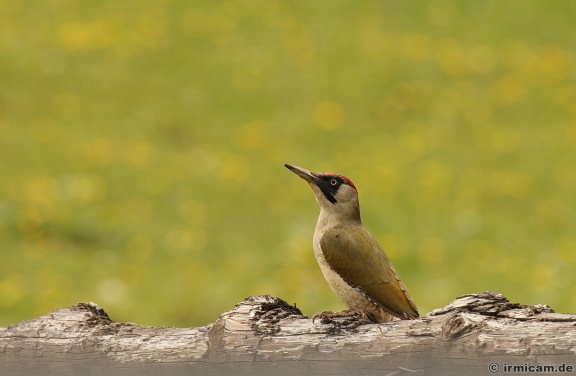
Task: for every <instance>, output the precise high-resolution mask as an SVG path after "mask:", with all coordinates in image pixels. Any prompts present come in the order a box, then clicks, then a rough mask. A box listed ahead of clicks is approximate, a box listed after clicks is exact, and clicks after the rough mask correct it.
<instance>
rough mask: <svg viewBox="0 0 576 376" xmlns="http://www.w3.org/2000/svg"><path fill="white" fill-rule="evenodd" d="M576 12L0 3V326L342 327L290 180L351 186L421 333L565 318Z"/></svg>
mask: <svg viewBox="0 0 576 376" xmlns="http://www.w3.org/2000/svg"><path fill="white" fill-rule="evenodd" d="M575 19H576V2H571V1H555V2H549V1H535V0H510V1H505V2H504V1H502V2H501V1H495V0H494V1H482V2H479V1H472V0H470V1H457V0H432V1H426V2H425V1H365V0H361V1H352V0H334V1H305V0H296V1H257V0H253V1H196V2H189V1H182V0H156V1H151V0H142V1H109V0H103V1H98V2H93V1H90V2H89V1H71V0H47V1H38V2H30V1H21V0H0V157H1V164H0V178H1V184H0V252H1V253H0V257H1V262H0V326H6V325H10V324H14V323H16V322H18V321H20V320H24V319H29V318H32V317H35V316H37V315H41V314H44V313H47V312H49V311H51V310H53V309H56V308H59V307H63V306H70V305H72V304H75V303H76V302H79V301H94V302H97V303H98V304H100V305H101V306H102V307H103V308H104V309H105V310H106V311H107V312H108V313H109V314H110V316H111V317H112V319H114V320H117V321H131V322H136V323H139V324H144V325H154V326H198V325H205V324H208V323H210V322H213V321H215V320H216V318H217V317H218V315H219V314H220V313H222V312H224V311H226V310H228V309H230V308H231V307H233V306H234V304H236V303H237V302H239V301H241V300H242V299H243V298H245V297H247V296H249V295H255V294H272V295H275V296H278V297H280V298H283V299H284V300H286V301H288V302H289V303H291V304H293V303H296V305H297V306H298V307H299V308H301V309H302V310H303V312H304V313H305V314H308V315H313V314H314V313H315V312H318V311H321V310H329V309H331V310H339V309H343V308H344V306H343V304H342V303H341V302H340V301H339V300H338V299H337V297H336V296H335V295H334V294H333V293H332V291H331V290H330V289H329V287H328V286H327V284H326V282H325V281H324V279H323V277H322V274H321V272H320V270H319V268H318V266H317V265H316V261H315V259H314V256H313V254H312V234H313V231H314V226H315V223H316V218H317V215H318V211H319V209H318V206H317V204H316V202H315V200H314V197H313V194H312V191H311V190H310V188H309V187H308V186H307V184H306V183H305V182H304V181H302V180H301V179H299V178H297V177H296V176H295V175H294V174H292V173H291V172H289V171H288V170H286V169H285V168H284V167H283V164H284V163H292V164H295V165H298V166H302V167H305V168H308V169H311V170H314V171H335V172H339V173H342V174H345V175H347V176H348V177H350V178H351V179H352V180H353V181H354V182H355V183H356V186H357V187H358V189H359V192H360V199H361V204H362V215H363V221H364V224H365V225H366V226H367V227H368V229H369V230H370V231H371V232H372V234H373V235H374V236H375V237H376V238H377V239H378V240H379V241H380V243H381V244H382V245H383V247H384V248H385V249H386V250H387V252H388V254H389V255H390V257H391V258H392V260H393V262H394V264H395V266H396V269H397V270H398V271H399V273H400V275H401V276H402V279H403V280H404V282H405V284H406V285H407V287H408V289H409V290H410V292H411V294H412V296H413V298H414V300H415V301H416V303H417V305H418V306H419V308H420V312H421V314H426V313H427V312H429V311H430V310H432V309H434V308H438V307H442V306H443V305H445V304H447V303H448V302H450V301H451V300H453V299H454V298H455V297H457V296H459V295H462V294H466V293H474V292H480V291H484V290H494V291H497V292H501V293H503V294H504V295H505V296H506V297H508V298H509V299H510V300H512V301H515V302H520V303H524V304H536V303H545V304H549V305H550V306H551V307H552V308H554V309H556V310H557V311H560V312H567V311H570V312H574V311H576V301H575V300H574V298H573V297H574V296H576V273H575V272H574V270H575V267H576V225H575V223H576V194H575V192H576V168H575V165H576V32H575V27H574V20H575Z"/></svg>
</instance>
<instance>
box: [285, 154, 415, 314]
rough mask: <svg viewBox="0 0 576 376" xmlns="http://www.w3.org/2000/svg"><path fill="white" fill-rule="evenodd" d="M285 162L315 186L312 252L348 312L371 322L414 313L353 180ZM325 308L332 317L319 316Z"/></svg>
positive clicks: (411, 301)
mask: <svg viewBox="0 0 576 376" xmlns="http://www.w3.org/2000/svg"><path fill="white" fill-rule="evenodd" d="M284 166H285V167H286V168H288V169H289V170H290V171H292V172H294V173H295V174H296V175H298V176H299V177H301V178H302V179H304V180H305V181H306V182H308V184H309V185H310V187H311V188H312V190H313V191H314V194H315V196H316V201H317V202H318V204H319V205H320V216H319V217H318V222H317V224H316V229H315V231H314V237H313V249H314V256H315V257H316V261H317V262H318V265H319V266H320V269H321V270H322V274H323V275H324V278H325V279H326V281H327V282H328V284H329V285H330V287H331V288H332V290H333V291H334V292H335V293H336V295H338V297H339V298H340V300H342V301H343V302H344V304H346V305H347V306H348V308H349V312H352V313H353V314H354V313H355V314H357V315H359V316H360V317H361V318H362V319H365V320H369V321H371V322H374V323H382V322H389V321H392V320H394V319H396V318H398V319H401V320H413V319H417V318H418V317H419V313H418V308H417V307H416V305H415V304H414V301H413V300H412V297H411V296H410V294H409V293H408V290H407V289H406V286H405V285H404V283H403V282H402V280H401V279H400V276H399V275H398V273H397V272H396V270H395V269H394V267H393V266H392V262H391V261H390V258H389V257H388V256H387V255H386V253H385V252H384V249H383V248H382V247H381V246H380V244H379V243H378V241H376V239H374V237H373V236H372V235H371V234H370V233H369V232H368V230H367V229H366V228H365V227H364V225H363V224H362V221H361V219H360V203H359V200H358V190H357V189H356V186H355V185H354V183H352V181H351V180H350V179H348V178H347V177H345V176H344V175H340V174H335V173H332V172H311V171H309V170H306V169H304V168H301V167H297V166H293V165H290V164H285V165H284ZM323 314H328V316H329V317H330V316H331V315H330V314H335V313H332V312H323V313H321V314H320V316H323ZM335 315H336V316H337V314H335Z"/></svg>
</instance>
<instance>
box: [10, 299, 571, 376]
mask: <svg viewBox="0 0 576 376" xmlns="http://www.w3.org/2000/svg"><path fill="white" fill-rule="evenodd" d="M575 354H576V315H575V314H560V313H555V312H554V311H553V310H552V309H550V308H549V307H548V306H545V305H536V306H525V305H521V304H516V303H510V302H509V301H508V300H507V299H506V298H505V297H504V296H502V295H501V294H497V293H493V292H484V293H480V294H471V295H464V296H461V297H459V298H457V299H456V300H454V301H453V302H452V303H450V304H448V305H447V306H445V307H444V308H440V309H436V310H434V311H432V312H430V313H429V314H427V315H426V316H425V317H422V318H420V319H417V320H411V321H393V322H390V323H382V324H372V323H366V322H365V321H361V320H358V319H357V318H353V317H352V318H351V317H343V318H334V319H322V320H315V322H313V321H312V320H311V319H309V318H308V317H306V316H304V315H302V313H301V312H300V310H298V309H297V308H296V307H294V306H290V305H289V304H287V303H286V302H284V301H283V300H281V299H278V298H275V297H272V296H267V295H264V296H251V297H249V298H246V299H245V300H244V301H242V302H240V303H238V304H237V305H236V306H235V307H234V308H233V309H231V310H230V311H228V312H225V313H223V314H222V315H220V317H219V318H218V320H217V321H216V322H215V323H214V324H210V325H207V326H204V327H199V328H156V327H144V326H140V325H136V324H132V323H117V322H114V321H112V320H111V319H110V318H109V317H108V315H107V314H106V312H105V311H104V310H103V309H102V308H100V307H99V306H98V305H96V304H94V303H78V304H76V305H75V306H73V307H70V308H62V309H58V310H55V311H53V312H51V313H49V314H47V315H44V316H41V317H38V318H36V319H33V320H29V321H24V322H21V323H19V324H17V325H13V326H10V327H8V328H0V374H1V375H12V374H14V375H16V374H18V375H51V374H54V375H56V374H57V375H76V374H84V375H92V374H98V375H107V374H110V375H147V374H154V375H162V374H170V375H184V374H186V375H189V374H204V375H217V374H218V375H219V374H235V375H242V374H247V375H248V374H250V375H254V374H262V375H264V374H270V375H283V374H290V375H300V374H301V375H412V374H414V373H418V374H422V375H452V374H454V375H461V374H467V375H469V374H472V375H476V374H477V375H489V374H494V372H490V371H489V369H488V367H489V366H490V364H492V363H495V364H497V365H498V367H499V370H498V371H497V372H495V373H496V374H498V373H499V374H504V373H506V372H504V367H505V366H506V365H553V366H560V365H562V364H565V365H571V366H573V367H574V368H576V355H575ZM492 371H494V369H492ZM566 373H568V372H566ZM569 374H576V370H574V371H573V372H569Z"/></svg>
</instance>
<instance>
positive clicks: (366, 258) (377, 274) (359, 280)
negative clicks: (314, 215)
mask: <svg viewBox="0 0 576 376" xmlns="http://www.w3.org/2000/svg"><path fill="white" fill-rule="evenodd" d="M320 247H321V248H322V253H323V254H324V257H325V258H326V261H328V264H329V265H330V267H331V268H332V269H333V270H334V271H335V272H336V273H338V274H339V275H340V276H341V277H342V278H343V279H344V280H346V281H347V282H348V283H350V284H352V285H353V286H354V287H356V288H358V289H360V290H361V291H362V292H364V293H365V294H366V295H368V296H369V297H370V299H371V300H373V301H374V302H375V303H376V304H378V305H380V306H381V307H382V308H383V309H385V310H386V311H388V312H389V313H391V314H392V315H394V316H396V317H398V318H401V319H413V318H417V317H418V309H417V308H416V305H415V304H414V302H413V301H412V298H411V297H410V295H409V294H408V291H407V290H406V286H404V284H403V283H402V281H401V280H400V277H399V276H398V273H396V270H394V267H393V266H392V263H391V262H390V259H389V258H388V256H387V255H386V253H384V250H383V249H382V247H381V246H380V244H378V242H377V241H376V240H375V239H374V238H373V237H372V235H370V233H369V232H368V231H367V230H366V229H365V228H364V227H363V226H346V227H342V226H337V227H334V228H332V229H330V230H328V231H326V233H325V234H324V235H323V236H322V239H320ZM360 250H362V251H360Z"/></svg>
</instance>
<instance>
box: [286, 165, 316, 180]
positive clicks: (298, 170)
mask: <svg viewBox="0 0 576 376" xmlns="http://www.w3.org/2000/svg"><path fill="white" fill-rule="evenodd" d="M284 166H285V167H286V168H287V169H288V170H290V171H292V172H293V173H295V174H296V175H298V176H300V177H301V178H302V179H304V180H306V181H307V182H308V183H314V184H316V183H317V182H318V178H317V177H316V176H315V175H314V174H313V173H312V172H310V171H308V170H306V169H305V168H302V167H298V166H292V165H290V164H285V165H284Z"/></svg>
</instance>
